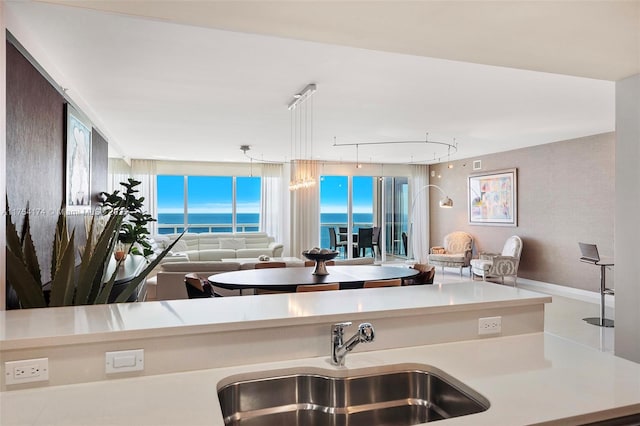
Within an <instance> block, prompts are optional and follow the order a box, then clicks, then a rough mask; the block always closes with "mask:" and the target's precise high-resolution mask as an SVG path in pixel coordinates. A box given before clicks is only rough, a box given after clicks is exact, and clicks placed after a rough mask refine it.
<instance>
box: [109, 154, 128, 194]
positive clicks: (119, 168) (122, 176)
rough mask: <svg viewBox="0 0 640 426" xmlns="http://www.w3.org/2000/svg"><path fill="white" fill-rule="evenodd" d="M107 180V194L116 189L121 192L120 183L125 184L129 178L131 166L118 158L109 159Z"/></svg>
mask: <svg viewBox="0 0 640 426" xmlns="http://www.w3.org/2000/svg"><path fill="white" fill-rule="evenodd" d="M108 174H109V176H108V178H107V192H109V193H112V192H113V191H115V190H116V189H117V190H119V191H121V192H122V185H120V182H126V181H127V179H129V178H130V177H131V166H130V165H128V164H127V162H126V161H124V160H122V159H120V158H109V169H108Z"/></svg>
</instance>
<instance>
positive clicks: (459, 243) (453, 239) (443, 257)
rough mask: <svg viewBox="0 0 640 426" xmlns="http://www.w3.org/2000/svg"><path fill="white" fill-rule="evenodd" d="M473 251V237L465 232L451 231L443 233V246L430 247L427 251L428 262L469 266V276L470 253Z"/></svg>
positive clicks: (456, 266) (445, 265) (444, 265)
mask: <svg viewBox="0 0 640 426" xmlns="http://www.w3.org/2000/svg"><path fill="white" fill-rule="evenodd" d="M472 251H473V237H472V236H471V235H469V234H467V233H466V232H461V231H458V232H452V233H450V234H447V235H445V237H444V246H437V247H432V248H431V250H430V251H429V263H430V264H431V265H435V266H441V267H442V273H443V274H444V268H445V267H447V268H460V277H462V268H467V267H468V268H469V276H471V253H472Z"/></svg>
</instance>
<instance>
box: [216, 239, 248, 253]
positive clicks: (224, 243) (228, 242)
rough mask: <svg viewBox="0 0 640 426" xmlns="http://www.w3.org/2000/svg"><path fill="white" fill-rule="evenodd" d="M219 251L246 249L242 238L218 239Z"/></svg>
mask: <svg viewBox="0 0 640 426" xmlns="http://www.w3.org/2000/svg"><path fill="white" fill-rule="evenodd" d="M220 248H221V249H232V250H238V249H244V248H247V244H246V243H245V240H244V238H220Z"/></svg>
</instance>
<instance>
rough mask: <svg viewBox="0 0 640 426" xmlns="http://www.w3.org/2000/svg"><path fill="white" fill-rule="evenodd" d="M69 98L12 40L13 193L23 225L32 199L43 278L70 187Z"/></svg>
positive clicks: (9, 99) (10, 120)
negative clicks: (66, 127)
mask: <svg viewBox="0 0 640 426" xmlns="http://www.w3.org/2000/svg"><path fill="white" fill-rule="evenodd" d="M64 103H65V102H64V98H63V97H62V96H61V95H60V94H59V93H58V92H57V91H56V90H55V89H54V88H53V87H51V85H50V84H49V83H48V82H47V80H45V79H44V78H43V77H42V75H40V73H39V72H38V71H37V70H36V69H35V68H34V67H33V66H32V65H31V64H30V63H29V61H27V60H26V59H25V58H24V57H23V56H22V55H21V54H20V52H19V51H18V50H17V49H16V48H15V47H14V46H13V45H11V44H7V172H6V173H7V196H8V198H9V206H10V208H11V209H12V210H13V212H15V214H14V215H13V220H14V223H16V225H18V226H21V225H22V222H23V220H24V215H23V214H22V213H23V212H22V209H24V208H25V207H26V206H27V203H29V207H30V210H31V212H32V214H31V227H32V230H31V232H32V235H33V238H34V242H35V246H36V250H37V253H38V258H39V259H40V268H41V269H42V277H43V280H45V281H47V280H48V277H49V276H50V270H51V267H50V264H51V247H52V244H53V230H54V229H55V225H56V221H57V212H58V210H59V208H60V205H61V203H62V197H63V193H64V187H63V185H64V175H63V167H62V164H63V162H64V143H63V137H64Z"/></svg>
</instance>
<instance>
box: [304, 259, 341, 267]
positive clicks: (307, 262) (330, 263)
mask: <svg viewBox="0 0 640 426" xmlns="http://www.w3.org/2000/svg"><path fill="white" fill-rule="evenodd" d="M324 264H325V266H335V264H336V262H335V260H327V261H325V262H324ZM304 266H305V267H309V266H316V261H315V260H305V261H304Z"/></svg>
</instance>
